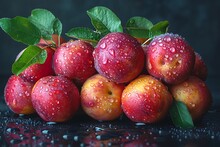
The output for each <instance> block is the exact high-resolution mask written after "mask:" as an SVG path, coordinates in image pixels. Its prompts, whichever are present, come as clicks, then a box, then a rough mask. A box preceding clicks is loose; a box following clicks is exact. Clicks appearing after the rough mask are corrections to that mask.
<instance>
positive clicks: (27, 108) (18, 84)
mask: <svg viewBox="0 0 220 147" xmlns="http://www.w3.org/2000/svg"><path fill="white" fill-rule="evenodd" d="M33 86H34V84H33V83H31V82H28V81H25V80H24V79H22V78H21V77H19V76H16V75H12V76H11V77H10V78H9V79H8V81H7V83H6V86H5V90H4V96H5V102H6V104H7V106H8V107H9V108H10V109H11V110H12V111H13V112H14V113H16V114H32V113H35V110H34V108H33V105H32V102H31V90H32V87H33Z"/></svg>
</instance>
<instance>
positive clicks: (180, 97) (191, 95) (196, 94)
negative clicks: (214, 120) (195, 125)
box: [170, 76, 212, 121]
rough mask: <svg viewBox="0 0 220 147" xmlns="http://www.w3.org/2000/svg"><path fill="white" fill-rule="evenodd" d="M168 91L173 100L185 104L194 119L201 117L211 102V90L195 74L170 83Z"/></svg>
mask: <svg viewBox="0 0 220 147" xmlns="http://www.w3.org/2000/svg"><path fill="white" fill-rule="evenodd" d="M170 91H171V93H172V95H173V97H174V99H175V100H177V101H181V102H183V103H185V104H186V106H187V108H188V110H189V112H190V114H191V116H192V119H193V120H194V121H196V120H199V119H201V118H202V116H203V115H204V114H205V113H206V112H207V111H208V109H209V108H210V106H211V104H212V95H211V92H210V91H209V89H208V87H207V85H206V84H205V82H204V81H202V80H201V79H199V78H198V77H196V76H190V77H189V78H188V79H187V80H185V81H184V82H182V83H180V84H176V85H172V86H171V87H170Z"/></svg>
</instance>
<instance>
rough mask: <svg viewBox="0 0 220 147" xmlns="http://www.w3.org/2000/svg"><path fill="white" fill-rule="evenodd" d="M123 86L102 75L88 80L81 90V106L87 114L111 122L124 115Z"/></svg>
mask: <svg viewBox="0 0 220 147" xmlns="http://www.w3.org/2000/svg"><path fill="white" fill-rule="evenodd" d="M123 89H124V85H123V84H117V83H115V82H113V81H110V80H108V79H107V78H105V77H104V76H102V75H100V74H96V75H93V76H92V77H90V78H88V79H87V80H86V81H85V83H84V84H83V86H82V89H81V106H82V108H83V110H84V111H85V113H86V114H87V115H89V116H90V117H92V118H93V119H96V120H99V121H110V120H114V119H116V118H118V117H119V116H120V115H121V114H122V109H121V95H122V91H123Z"/></svg>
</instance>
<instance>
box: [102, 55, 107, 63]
mask: <svg viewBox="0 0 220 147" xmlns="http://www.w3.org/2000/svg"><path fill="white" fill-rule="evenodd" d="M102 63H103V64H107V63H108V59H107V58H106V56H103V58H102Z"/></svg>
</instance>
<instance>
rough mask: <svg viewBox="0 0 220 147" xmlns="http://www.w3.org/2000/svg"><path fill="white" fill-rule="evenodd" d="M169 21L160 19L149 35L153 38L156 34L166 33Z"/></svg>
mask: <svg viewBox="0 0 220 147" xmlns="http://www.w3.org/2000/svg"><path fill="white" fill-rule="evenodd" d="M168 26H169V22H168V21H166V20H165V21H160V22H158V23H157V24H155V25H154V26H153V27H152V28H151V29H150V32H149V37H150V38H153V37H154V36H157V35H160V34H164V33H166V32H167V31H168Z"/></svg>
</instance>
